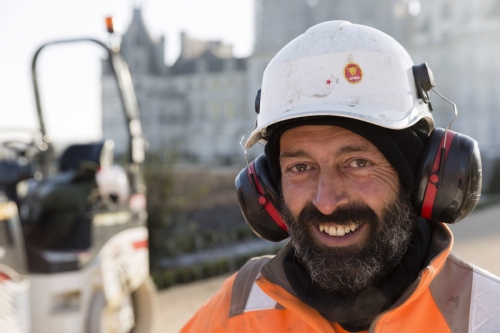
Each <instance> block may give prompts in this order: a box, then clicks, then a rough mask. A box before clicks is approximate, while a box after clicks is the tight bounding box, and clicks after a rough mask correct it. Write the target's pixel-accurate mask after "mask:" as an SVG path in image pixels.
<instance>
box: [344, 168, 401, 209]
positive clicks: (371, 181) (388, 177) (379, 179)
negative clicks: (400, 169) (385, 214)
mask: <svg viewBox="0 0 500 333" xmlns="http://www.w3.org/2000/svg"><path fill="white" fill-rule="evenodd" d="M352 186H353V188H356V191H357V193H358V195H359V196H360V197H362V198H363V201H365V202H366V203H367V204H368V205H369V206H370V207H372V208H384V207H385V206H386V205H387V204H389V203H390V202H391V201H392V200H394V198H396V197H397V195H398V192H399V177H398V175H397V173H395V172H380V173H375V174H374V175H372V177H370V178H368V179H365V181H363V182H359V183H356V182H354V183H352Z"/></svg>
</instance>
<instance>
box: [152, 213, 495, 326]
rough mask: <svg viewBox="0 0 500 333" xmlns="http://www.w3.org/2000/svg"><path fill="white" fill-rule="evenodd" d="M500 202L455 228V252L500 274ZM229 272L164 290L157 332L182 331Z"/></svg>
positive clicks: (161, 293) (472, 215) (475, 214)
mask: <svg viewBox="0 0 500 333" xmlns="http://www.w3.org/2000/svg"><path fill="white" fill-rule="evenodd" d="M499 218H500V205H496V206H492V207H488V208H484V209H481V210H479V211H476V212H474V213H473V214H471V216H470V217H468V218H467V219H465V220H464V221H461V222H460V223H458V224H457V225H455V226H452V227H451V229H452V230H453V233H454V235H455V244H454V246H453V252H455V253H456V254H457V255H459V256H460V257H461V258H462V259H464V260H466V261H468V262H471V263H473V264H475V265H478V266H480V267H481V268H483V269H486V270H488V271H490V272H492V273H494V274H496V275H500V260H498V258H499V257H500V246H499V244H500V222H499ZM228 276H229V275H224V276H220V277H215V278H211V279H207V280H203V281H198V282H194V283H190V284H186V285H180V286H174V287H172V288H169V289H167V290H165V291H161V292H160V311H161V316H160V323H159V325H158V330H157V331H156V332H155V333H160V332H161V333H171V332H178V331H179V330H180V329H181V327H182V326H183V325H184V324H185V323H186V322H187V321H188V320H189V318H191V316H192V315H193V314H194V313H195V312H196V310H197V309H198V308H199V307H200V306H201V305H203V303H205V302H206V301H207V300H208V299H209V298H210V297H211V296H212V295H213V294H214V293H215V292H217V290H218V289H219V288H220V286H221V285H222V282H223V281H224V280H225V279H226V278H227V277H228Z"/></svg>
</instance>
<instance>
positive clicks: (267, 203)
mask: <svg viewBox="0 0 500 333" xmlns="http://www.w3.org/2000/svg"><path fill="white" fill-rule="evenodd" d="M235 185H236V191H237V194H238V201H239V204H240V208H241V211H242V213H243V216H244V217H245V220H246V222H247V223H248V225H249V226H250V228H252V230H253V231H254V232H255V233H256V234H257V235H258V236H259V237H261V238H263V239H265V240H269V241H272V242H280V241H282V240H284V239H286V238H288V229H287V227H286V225H285V222H284V221H283V218H282V217H281V214H280V213H279V209H280V196H279V192H278V187H277V185H276V184H275V183H274V181H273V179H272V177H271V172H270V170H269V163H268V160H267V157H266V155H264V154H262V155H260V156H259V157H257V158H256V159H255V160H254V161H252V163H250V164H249V165H248V166H247V167H246V168H244V169H243V170H241V171H240V173H239V174H238V176H237V177H236V180H235Z"/></svg>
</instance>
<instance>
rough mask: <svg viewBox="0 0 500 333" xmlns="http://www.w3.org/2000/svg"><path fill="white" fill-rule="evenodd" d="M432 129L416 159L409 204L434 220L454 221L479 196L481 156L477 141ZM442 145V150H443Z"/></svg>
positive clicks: (474, 203) (470, 209)
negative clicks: (418, 163)
mask: <svg viewBox="0 0 500 333" xmlns="http://www.w3.org/2000/svg"><path fill="white" fill-rule="evenodd" d="M445 132H446V131H445V129H443V128H436V129H435V130H434V131H433V132H432V133H431V135H430V137H429V139H428V140H427V144H426V147H425V149H424V151H423V153H422V157H421V159H420V165H419V168H418V169H417V170H418V174H417V178H416V188H415V191H414V193H413V199H412V202H413V205H414V207H415V208H416V209H417V211H418V212H419V213H420V215H421V216H422V217H424V218H426V219H428V220H431V221H434V222H445V223H456V222H458V221H460V220H462V219H463V218H465V217H466V216H467V215H469V214H470V213H471V212H472V210H473V209H474V208H475V207H476V205H477V202H478V201H479V197H480V196H481V181H482V179H481V177H482V168H481V157H480V155H479V147H478V144H477V142H476V141H475V140H474V139H472V138H470V137H468V136H466V135H463V134H460V133H457V132H453V131H448V132H447V134H446V142H445V141H444V140H445ZM443 147H445V149H443Z"/></svg>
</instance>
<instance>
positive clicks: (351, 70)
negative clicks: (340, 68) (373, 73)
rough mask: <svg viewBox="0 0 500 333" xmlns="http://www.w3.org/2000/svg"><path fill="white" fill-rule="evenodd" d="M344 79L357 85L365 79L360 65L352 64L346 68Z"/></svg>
mask: <svg viewBox="0 0 500 333" xmlns="http://www.w3.org/2000/svg"><path fill="white" fill-rule="evenodd" d="M344 77H345V79H346V80H347V82H349V83H351V84H357V83H360V82H361V80H362V79H363V71H362V70H361V67H359V65H358V64H356V63H354V62H350V63H348V64H347V65H346V66H345V67H344Z"/></svg>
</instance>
